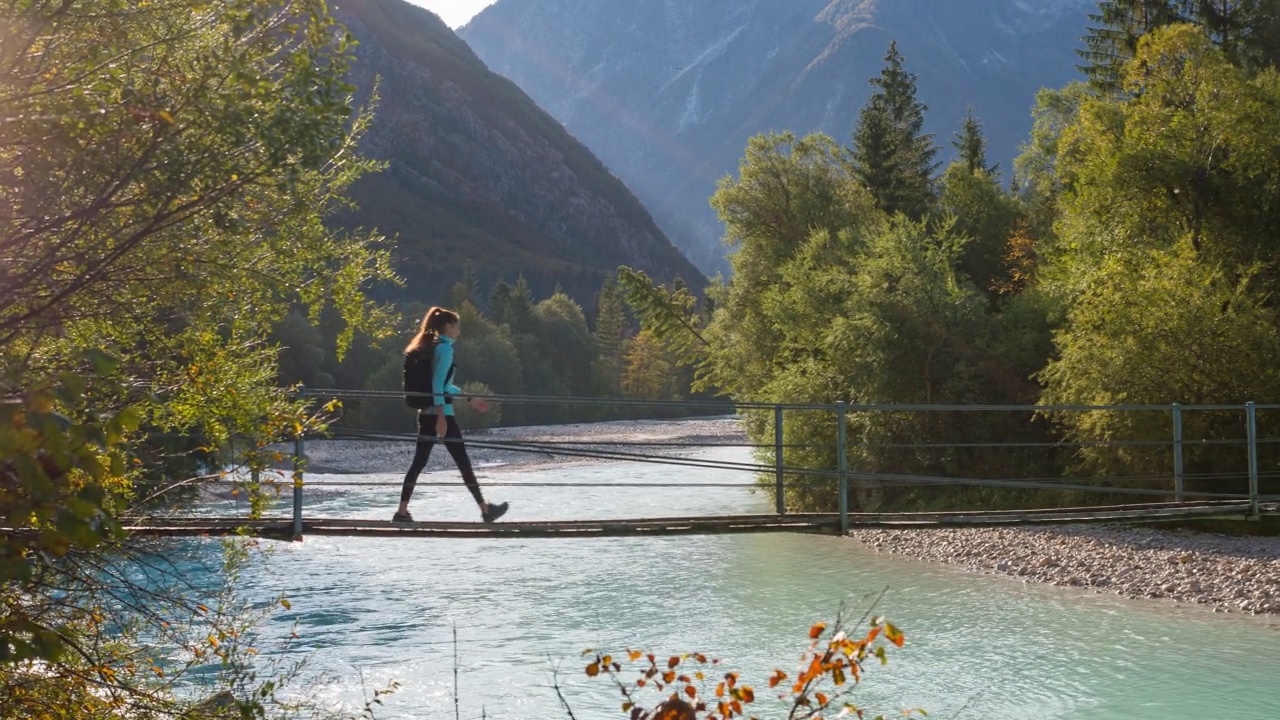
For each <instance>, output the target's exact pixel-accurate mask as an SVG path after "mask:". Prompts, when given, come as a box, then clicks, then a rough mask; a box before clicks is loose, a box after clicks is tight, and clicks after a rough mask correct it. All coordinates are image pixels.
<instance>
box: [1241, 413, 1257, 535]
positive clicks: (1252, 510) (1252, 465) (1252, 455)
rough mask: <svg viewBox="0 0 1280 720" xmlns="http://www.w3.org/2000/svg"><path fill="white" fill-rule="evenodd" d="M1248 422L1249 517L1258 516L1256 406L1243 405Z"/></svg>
mask: <svg viewBox="0 0 1280 720" xmlns="http://www.w3.org/2000/svg"><path fill="white" fill-rule="evenodd" d="M1244 412H1245V416H1246V417H1247V418H1248V424H1249V517H1255V518H1256V517H1258V406H1257V405H1255V404H1254V403H1253V402H1252V401H1251V402H1247V403H1245V405H1244Z"/></svg>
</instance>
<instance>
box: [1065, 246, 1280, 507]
mask: <svg viewBox="0 0 1280 720" xmlns="http://www.w3.org/2000/svg"><path fill="white" fill-rule="evenodd" d="M1254 281H1256V278H1250V277H1246V278H1244V279H1241V280H1239V281H1234V282H1233V281H1232V280H1230V279H1228V277H1227V276H1226V274H1225V273H1224V272H1223V271H1222V270H1220V269H1217V268H1214V267H1213V266H1211V265H1209V264H1207V263H1204V262H1202V261H1200V260H1199V258H1198V257H1197V256H1196V254H1195V253H1194V251H1192V250H1191V249H1190V248H1189V247H1188V246H1186V245H1183V246H1181V247H1179V248H1174V249H1171V250H1151V251H1147V252H1143V253H1140V254H1137V255H1135V256H1134V257H1126V258H1119V257H1117V258H1112V259H1110V260H1108V261H1107V262H1106V264H1105V265H1104V267H1102V268H1101V269H1100V270H1099V271H1098V274H1097V276H1096V277H1095V279H1094V281H1093V283H1092V285H1091V287H1090V289H1089V291H1088V292H1086V293H1085V294H1084V295H1083V296H1082V297H1081V298H1080V299H1079V301H1078V302H1077V303H1075V305H1074V306H1073V307H1072V309H1071V312H1070V314H1069V316H1068V321H1067V324H1066V326H1065V327H1063V328H1062V329H1061V330H1059V331H1058V332H1057V333H1056V335H1055V342H1056V345H1057V351H1058V357H1057V358H1056V359H1055V360H1053V361H1052V362H1050V363H1049V365H1048V366H1047V367H1046V368H1045V370H1044V371H1043V373H1042V377H1043V380H1044V383H1045V386H1046V387H1045V393H1044V396H1043V402H1045V403H1047V404H1067V405H1080V404H1089V405H1136V404H1167V403H1174V402H1180V403H1186V404H1239V405H1243V404H1244V403H1245V402H1246V401H1248V400H1250V399H1254V398H1276V397H1280V371H1278V370H1277V369H1276V367H1275V363H1274V361H1273V360H1274V358H1275V357H1277V354H1278V353H1280V328H1278V327H1277V324H1276V317H1275V311H1274V309H1270V308H1267V307H1265V306H1264V305H1263V303H1262V302H1261V301H1260V298H1259V296H1258V294H1257V292H1256V290H1255V289H1254V288H1253V287H1251V286H1252V285H1253V284H1254ZM1055 417H1057V419H1058V421H1059V422H1060V423H1061V424H1062V426H1063V427H1064V429H1065V431H1066V435H1067V437H1069V438H1071V439H1073V440H1076V441H1096V440H1137V441H1150V440H1158V439H1159V440H1162V439H1166V438H1168V437H1169V436H1170V430H1169V417H1168V416H1167V415H1166V414H1164V413H1151V412H1146V413H1140V412H1093V413H1061V414H1058V415H1056V416H1055ZM1241 418H1242V413H1240V412H1234V413H1209V412H1198V413H1188V414H1187V420H1186V421H1185V423H1184V429H1183V433H1184V436H1185V437H1189V438H1197V439H1206V440H1214V439H1218V440H1227V439H1236V438H1239V437H1242V434H1241V433H1242V431H1243V422H1242V419H1241ZM1263 421H1264V424H1265V423H1266V417H1265V416H1264V418H1263ZM1262 433H1263V435H1264V436H1267V435H1269V434H1270V432H1269V431H1267V430H1266V429H1265V428H1264V429H1263V431H1262ZM1080 460H1081V461H1082V462H1083V465H1084V467H1085V468H1086V469H1088V470H1095V471H1098V472H1100V473H1103V474H1111V475H1115V474H1137V475H1157V474H1161V473H1168V472H1171V471H1172V468H1171V467H1170V465H1169V463H1170V460H1169V453H1168V452H1167V450H1166V449H1165V448H1163V447H1150V446H1139V447H1085V448H1083V449H1082V450H1081V451H1080ZM1244 470H1245V457H1244V453H1242V452H1229V453H1223V452H1212V453H1207V452H1194V453H1189V454H1188V462H1187V472H1188V473H1190V474H1193V475H1194V474H1195V473H1197V472H1198V473H1226V472H1230V471H1235V472H1238V473H1242V472H1243V471H1244ZM1219 477H1221V476H1219ZM1207 483H1208V484H1207V485H1205V486H1200V485H1199V484H1198V483H1196V482H1194V481H1193V482H1192V484H1191V485H1190V486H1189V489H1199V490H1208V491H1216V492H1224V491H1227V488H1226V487H1225V485H1224V483H1225V481H1217V480H1215V481H1207ZM1243 490H1244V487H1243V486H1240V487H1234V488H1231V489H1230V491H1236V492H1239V491H1243Z"/></svg>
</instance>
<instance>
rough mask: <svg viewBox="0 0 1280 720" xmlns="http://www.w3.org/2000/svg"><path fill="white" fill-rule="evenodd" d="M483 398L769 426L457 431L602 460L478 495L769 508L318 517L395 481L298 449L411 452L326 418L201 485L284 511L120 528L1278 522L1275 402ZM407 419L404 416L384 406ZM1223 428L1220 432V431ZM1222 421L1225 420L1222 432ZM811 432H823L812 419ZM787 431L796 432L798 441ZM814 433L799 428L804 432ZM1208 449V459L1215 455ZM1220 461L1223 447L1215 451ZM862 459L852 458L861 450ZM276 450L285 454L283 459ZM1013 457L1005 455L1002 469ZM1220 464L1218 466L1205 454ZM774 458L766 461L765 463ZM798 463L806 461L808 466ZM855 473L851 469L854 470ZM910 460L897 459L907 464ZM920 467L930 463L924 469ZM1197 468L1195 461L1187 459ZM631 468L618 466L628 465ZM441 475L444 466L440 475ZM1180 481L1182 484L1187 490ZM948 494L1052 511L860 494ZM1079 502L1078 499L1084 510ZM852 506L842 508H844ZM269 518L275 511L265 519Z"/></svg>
mask: <svg viewBox="0 0 1280 720" xmlns="http://www.w3.org/2000/svg"><path fill="white" fill-rule="evenodd" d="M305 394H306V396H307V397H309V398H314V399H316V400H319V401H328V400H331V399H339V400H341V401H343V402H344V403H353V402H355V403H365V404H366V405H370V404H372V405H380V406H381V407H385V408H390V407H391V405H390V404H392V403H394V404H396V406H397V407H399V408H403V403H402V398H403V393H399V392H394V393H393V392H378V391H343V390H307V391H305ZM485 399H487V400H489V401H491V402H494V403H500V404H502V405H506V406H511V405H521V404H523V405H552V404H574V405H579V406H597V407H601V408H608V409H610V410H614V411H617V410H619V409H626V410H630V411H633V412H634V411H638V410H645V411H648V412H650V413H667V414H676V413H679V414H686V415H687V414H701V415H703V416H710V415H713V414H716V415H727V414H739V415H745V416H747V417H749V419H750V422H753V423H755V426H756V427H757V429H759V428H760V427H764V428H765V432H766V433H767V432H768V430H772V435H773V440H774V442H773V443H748V442H737V441H724V440H716V441H714V442H690V441H686V440H679V439H677V440H667V441H660V440H658V441H655V440H643V439H641V440H627V439H621V440H619V439H614V440H583V439H572V438H571V439H567V440H566V439H546V438H532V439H505V440H504V439H493V438H491V437H488V436H486V435H484V434H478V435H476V436H474V437H469V438H468V439H467V440H466V444H467V445H468V447H472V448H476V449H486V450H490V451H499V452H503V453H508V454H532V455H543V456H551V457H553V458H555V459H557V460H595V461H604V462H605V463H608V464H603V465H599V466H598V470H597V472H596V474H597V475H598V477H599V479H598V480H596V479H593V480H591V481H587V482H544V483H539V482H529V481H522V480H515V481H499V482H493V481H484V482H482V485H484V487H485V488H486V490H487V489H489V488H492V487H502V486H507V487H522V488H529V487H542V488H545V489H546V492H556V491H557V490H559V491H564V492H571V491H572V490H573V489H574V488H582V487H587V488H593V489H600V490H605V491H611V492H622V491H623V490H624V489H625V490H627V491H634V492H641V493H644V492H672V493H678V492H680V491H682V490H684V491H691V490H695V489H700V488H701V489H708V488H717V489H718V488H735V489H736V491H737V492H741V491H742V490H746V489H755V490H757V491H764V492H765V493H766V494H771V495H772V496H773V501H774V503H773V511H772V512H751V513H748V512H740V513H731V514H721V515H699V516H688V515H680V514H675V513H671V514H668V515H663V516H655V517H617V518H606V519H536V518H528V519H526V518H523V517H521V516H520V514H519V512H518V511H519V507H518V506H517V507H516V510H517V512H515V513H513V515H515V516H516V518H517V519H513V520H511V521H500V522H496V523H481V522H455V521H443V520H429V521H422V522H392V521H390V520H387V519H375V518H356V517H330V516H328V515H327V514H324V513H315V512H308V497H312V498H314V497H315V496H316V495H317V493H320V492H322V491H329V492H337V491H339V490H338V489H339V488H340V489H341V491H351V490H353V489H357V488H369V487H380V488H386V489H385V490H382V491H381V492H382V493H384V496H383V497H384V499H385V500H387V502H386V503H385V507H381V508H380V509H381V510H383V512H380V514H381V515H383V516H384V517H386V516H389V515H390V509H391V508H392V506H393V505H394V501H393V500H392V497H393V494H394V492H395V489H398V488H399V485H400V483H399V481H398V480H395V481H359V480H343V481H338V482H334V481H329V480H319V481H312V480H309V479H308V475H307V458H308V456H307V442H308V440H317V439H319V440H341V441H347V442H368V443H403V444H405V445H408V446H411V445H412V444H413V443H414V442H415V441H416V440H418V437H417V436H416V435H415V434H399V433H389V432H381V431H375V430H369V429H366V428H359V427H353V426H348V424H346V423H344V422H342V421H341V420H339V421H338V422H336V423H334V424H333V425H332V426H331V428H330V429H329V431H328V432H326V434H325V435H324V436H323V437H322V438H314V437H313V438H309V437H307V436H306V435H303V434H300V435H299V436H298V437H297V438H295V440H294V443H293V448H292V453H291V455H292V457H291V458H290V464H291V467H287V468H284V469H282V470H281V471H280V472H279V473H278V475H279V479H278V480H275V481H272V480H264V479H263V478H262V477H261V476H260V475H259V474H258V473H254V474H253V475H252V476H251V477H250V478H249V479H238V480H237V479H227V478H224V479H222V480H218V481H215V482H213V483H210V484H211V485H213V486H215V487H216V486H218V485H224V486H231V488H232V489H235V490H236V491H239V490H249V489H251V487H253V486H255V485H256V486H257V489H261V487H262V485H263V484H264V483H265V484H266V485H268V486H270V487H271V488H273V489H274V490H276V491H277V492H279V491H283V493H285V494H286V495H288V496H289V497H288V499H291V500H292V507H291V513H289V514H287V515H269V516H261V517H250V516H245V515H243V514H231V513H226V514H208V513H201V512H196V513H185V514H183V515H170V516H157V515H149V516H135V517H130V518H127V519H126V520H125V521H124V523H123V524H124V527H125V529H126V530H128V531H130V532H132V533H135V534H139V535H148V536H169V537H175V536H224V535H249V536H257V537H263V538H272V539H286V540H287V539H292V540H300V539H302V538H303V537H305V536H308V535H317V536H324V535H340V536H363V537H397V538H399V537H404V538H410V537H452V538H459V537H462V538H550V537H578V538H589V537H636V536H673V535H705V534H736V533H769V532H790V533H815V534H828V535H842V534H847V533H848V532H849V531H850V530H852V529H854V528H929V527H1014V526H1028V525H1054V524H1074V523H1152V522H1170V521H1190V520H1236V521H1244V520H1257V519H1260V518H1262V517H1263V516H1267V515H1280V495H1271V494H1265V493H1263V492H1262V483H1264V482H1268V483H1271V482H1273V481H1276V480H1280V463H1277V462H1275V461H1276V460H1280V455H1278V454H1277V453H1275V452H1271V451H1272V450H1275V451H1280V438H1271V437H1259V435H1258V430H1257V428H1258V422H1257V417H1258V414H1259V413H1260V412H1276V411H1280V405H1255V404H1254V403H1248V404H1246V405H1187V406H1181V405H1164V406H1154V405H1130V406H1036V407H1028V406H1017V405H1010V406H990V405H987V406H971V405H858V404H846V403H831V404H762V403H728V402H721V401H697V400H690V401H643V400H615V399H599V398H547V397H533V396H489V397H486V398H485ZM395 412H398V413H400V414H404V415H405V417H406V420H405V422H406V424H411V423H412V416H411V415H408V414H407V411H405V410H403V409H400V410H396V411H395ZM855 413H893V414H895V415H894V416H895V417H897V418H905V417H912V416H917V417H924V416H929V417H937V416H939V415H940V414H948V415H952V416H956V417H959V418H962V419H963V420H962V422H960V423H959V424H956V425H954V427H958V428H961V429H964V430H965V432H964V433H962V434H964V435H965V437H963V438H961V439H952V438H937V437H933V436H932V434H927V435H929V436H927V437H925V436H920V437H912V438H909V439H907V440H903V439H902V438H893V439H892V440H891V441H880V442H877V441H875V439H874V438H865V437H859V438H858V439H857V440H856V441H851V439H850V437H849V428H850V417H851V416H853V414H855ZM1049 413H1095V414H1096V413H1131V414H1134V415H1135V416H1144V417H1148V418H1149V417H1151V416H1152V415H1167V416H1168V418H1169V426H1168V437H1167V438H1155V437H1131V438H1127V439H1113V440H1106V441H1097V440H1090V441H1083V440H1082V441H1069V440H1066V439H1063V438H1061V437H1048V436H1046V435H1045V434H1044V433H1043V432H1041V433H1040V434H1038V435H1037V434H1036V433H1031V432H1028V431H1027V428H1028V427H1030V426H1031V425H1034V424H1035V423H1042V422H1044V420H1043V419H1044V418H1045V417H1046V416H1047V415H1046V414H1049ZM1186 415H1195V416H1197V417H1196V419H1197V426H1198V427H1199V426H1205V425H1206V424H1205V423H1204V422H1200V421H1202V420H1205V419H1206V417H1208V416H1213V417H1216V418H1217V419H1219V420H1221V419H1222V418H1224V417H1226V416H1229V415H1238V416H1239V420H1240V422H1239V429H1240V430H1241V431H1243V433H1242V436H1240V437H1233V436H1228V437H1222V436H1216V435H1215V436H1206V437H1196V438H1184V437H1183V417H1184V416H1186ZM978 416H982V417H986V418H990V417H993V416H995V417H1003V418H1005V422H1006V425H1007V427H1006V428H1005V429H1004V431H1003V432H1001V428H1000V426H999V425H998V424H997V425H996V426H995V430H996V432H995V434H996V435H1002V436H1000V437H993V436H992V425H991V424H990V423H988V424H987V425H986V426H985V429H984V430H983V431H982V432H976V431H972V430H973V426H976V425H978V424H979V423H977V422H974V421H971V420H970V418H974V417H978ZM788 417H791V418H793V420H792V422H800V423H810V425H809V428H810V429H811V428H812V427H813V425H812V423H813V422H814V421H815V418H816V419H817V421H818V422H819V423H826V424H828V425H830V426H831V430H832V433H831V434H832V435H833V436H834V437H832V438H831V442H830V443H829V445H828V446H824V445H822V444H813V443H812V442H810V443H809V444H799V443H788V442H787V441H786V438H787V432H786V430H787V427H788V426H787V425H786V424H785V421H786V419H787V418H788ZM1219 424H1221V423H1219ZM1229 424H1230V423H1228V425H1229ZM823 427H825V425H823ZM797 435H798V433H797ZM805 437H807V438H812V437H813V433H812V432H807V433H805ZM1220 446H1234V447H1236V448H1238V449H1239V450H1241V451H1243V452H1241V453H1240V454H1241V455H1243V456H1244V458H1243V462H1239V463H1237V464H1238V465H1239V467H1238V468H1236V467H1234V466H1232V467H1230V468H1224V469H1222V470H1216V469H1201V470H1198V471H1194V472H1188V471H1186V470H1185V464H1186V462H1185V461H1186V456H1187V455H1188V454H1192V455H1194V454H1196V453H1202V452H1204V451H1205V449H1207V448H1215V447H1218V448H1220ZM1260 447H1261V448H1264V450H1265V451H1266V452H1265V453H1264V455H1265V457H1264V460H1265V462H1260V460H1259V448H1260ZM725 448H732V449H737V450H740V451H743V452H741V453H739V454H740V455H746V454H747V453H746V452H745V451H751V453H752V454H753V457H754V458H755V459H754V460H724V459H721V458H717V457H708V456H707V455H706V454H705V452H703V451H707V450H711V449H725ZM1101 448H1105V449H1108V451H1111V452H1118V451H1123V452H1128V453H1130V454H1132V453H1140V454H1143V456H1144V457H1146V458H1151V457H1161V458H1163V460H1162V462H1163V461H1167V466H1168V472H1152V471H1147V472H1145V473H1144V474H1130V475H1110V476H1106V475H1099V474H1094V475H1087V476H1067V475H1063V476H1058V477H1018V476H1016V475H1014V476H1007V475H1008V473H1005V475H1006V476H999V477H984V476H980V475H978V474H976V473H974V474H966V473H964V472H963V471H964V469H965V465H966V460H972V459H973V458H975V457H978V455H977V454H978V453H985V455H983V456H982V457H984V458H986V460H985V462H984V463H975V464H982V465H983V467H986V468H988V469H989V466H990V464H991V463H990V458H991V457H992V456H993V454H996V455H997V456H998V454H999V453H1009V454H1013V455H1016V456H1017V457H1021V458H1023V459H1025V458H1027V457H1034V456H1036V455H1037V454H1040V455H1043V454H1044V453H1079V452H1085V451H1097V450H1099V449H1101ZM869 449H874V450H877V451H879V452H881V453H894V452H897V453H905V454H906V455H907V456H909V457H916V458H919V457H925V456H927V457H928V458H930V459H933V460H935V461H937V460H939V459H942V460H943V461H945V462H943V463H941V464H943V465H945V464H947V463H949V464H950V465H951V466H952V467H953V468H954V469H953V471H951V472H947V473H946V474H942V473H939V472H936V468H937V466H938V465H939V464H940V463H939V462H933V463H932V464H931V467H933V468H935V472H933V473H902V472H895V473H888V472H872V471H869V470H867V469H864V468H859V467H851V463H850V457H851V455H853V456H854V457H855V458H856V457H865V452H866V451H867V450H869ZM822 452H829V453H830V456H829V457H831V456H833V457H834V460H835V462H834V465H835V467H834V468H831V467H829V465H830V464H831V463H826V465H827V467H810V466H807V465H806V464H803V463H802V461H804V460H806V459H809V460H812V458H813V457H814V455H815V453H818V454H821V453H822ZM1222 452H1223V451H1222V450H1221V449H1219V450H1218V453H1219V456H1220V455H1221V454H1222ZM1227 452H1228V454H1230V452H1231V451H1229V450H1228V451H1227ZM859 453H864V454H859ZM285 454H289V453H285ZM1017 457H1014V458H1013V459H1012V460H1011V461H1010V467H1012V468H1015V469H1016V465H1017ZM1215 457H1218V456H1215ZM770 460H771V461H772V462H769V461H770ZM622 463H626V464H640V465H650V464H652V465H665V466H669V467H671V468H672V471H671V473H669V474H667V475H665V476H664V479H663V480H661V481H659V482H654V481H652V480H650V481H646V482H636V481H634V480H633V479H630V478H628V477H618V474H619V472H620V471H619V468H620V467H627V466H626V465H620V464H622ZM809 464H813V463H812V462H810V463H809ZM855 464H856V463H855ZM907 464H909V463H907ZM924 464H925V465H930V463H924ZM1196 465H1197V466H1198V467H1202V466H1203V465H1204V463H1202V462H1198V463H1196ZM636 466H638V465H632V467H636ZM698 468H702V469H711V470H716V471H724V472H733V473H736V474H739V475H741V476H742V477H743V479H742V480H741V481H737V482H723V481H716V482H708V481H703V480H700V479H698V476H697V475H696V474H695V473H693V472H691V471H692V470H695V469H698ZM451 469H452V468H447V470H451ZM1188 484H1191V485H1193V486H1194V487H1188ZM432 485H437V486H445V485H448V486H449V487H455V488H457V489H458V490H459V491H461V489H462V485H461V482H460V481H459V480H456V479H454V480H452V481H450V482H428V483H419V485H418V487H429V486H432ZM805 485H816V486H820V487H821V488H824V489H825V490H826V491H828V492H830V493H831V494H832V495H834V497H835V500H836V503H837V504H838V509H837V510H836V511H834V512H823V513H811V512H791V511H789V509H788V507H787V504H786V498H787V495H788V490H789V489H790V490H794V489H796V488H803V486H805ZM954 488H970V489H974V488H982V489H984V490H985V491H986V492H987V493H988V496H989V497H998V496H999V495H1000V494H1002V493H1003V494H1013V493H1022V494H1024V495H1025V494H1027V493H1035V495H1034V497H1036V498H1039V499H1041V500H1042V501H1048V502H1045V504H1046V505H1047V504H1050V503H1051V502H1052V504H1053V505H1054V506H1052V507H1033V508H1029V509H974V510H947V511H930V512H923V511H921V512H876V511H874V508H869V507H868V506H873V505H875V504H876V503H875V502H874V497H876V496H877V495H883V493H884V492H886V491H890V492H892V491H893V490H895V489H896V490H899V491H901V490H903V489H911V490H912V491H913V492H915V493H916V497H927V495H928V493H930V492H939V491H942V490H945V489H954ZM1081 499H1087V500H1088V502H1082V501H1081ZM851 500H853V501H854V502H856V503H857V504H858V505H859V507H858V508H850V501H851ZM277 512H278V511H277Z"/></svg>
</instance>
